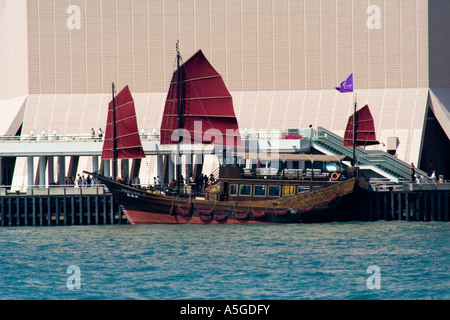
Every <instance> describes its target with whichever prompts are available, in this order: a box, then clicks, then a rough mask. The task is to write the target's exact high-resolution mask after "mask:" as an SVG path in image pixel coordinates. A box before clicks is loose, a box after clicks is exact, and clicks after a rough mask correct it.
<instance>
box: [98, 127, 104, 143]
mask: <svg viewBox="0 0 450 320" xmlns="http://www.w3.org/2000/svg"><path fill="white" fill-rule="evenodd" d="M102 138H103V131H102V128H100V129H98V141H99V142H102Z"/></svg>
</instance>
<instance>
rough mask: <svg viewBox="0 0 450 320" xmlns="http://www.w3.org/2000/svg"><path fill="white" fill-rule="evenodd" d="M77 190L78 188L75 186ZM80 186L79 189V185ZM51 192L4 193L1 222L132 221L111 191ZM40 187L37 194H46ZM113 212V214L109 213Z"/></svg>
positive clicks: (8, 223) (14, 223)
mask: <svg viewBox="0 0 450 320" xmlns="http://www.w3.org/2000/svg"><path fill="white" fill-rule="evenodd" d="M72 189H75V188H72ZM77 189H78V188H77ZM84 191H85V194H83V191H82V190H78V192H79V194H73V193H75V192H76V191H75V190H71V191H70V192H59V193H58V192H56V193H58V194H51V193H52V192H51V191H48V189H47V193H46V194H38V195H35V194H20V193H7V194H6V195H1V196H0V225H1V226H5V227H8V226H10V227H14V226H70V225H94V224H95V225H107V224H124V223H128V222H127V220H126V219H124V218H123V217H122V215H123V213H122V212H121V209H120V207H119V206H118V205H117V203H116V202H115V201H114V199H113V196H112V195H111V194H104V193H103V192H101V193H98V194H97V193H95V192H93V191H92V190H88V191H89V192H87V190H84ZM42 192H43V190H40V191H39V192H37V193H42ZM108 213H109V214H108Z"/></svg>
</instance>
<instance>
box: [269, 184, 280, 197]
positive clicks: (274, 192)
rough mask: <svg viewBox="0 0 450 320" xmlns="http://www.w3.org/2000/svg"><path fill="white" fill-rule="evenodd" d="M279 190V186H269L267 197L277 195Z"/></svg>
mask: <svg viewBox="0 0 450 320" xmlns="http://www.w3.org/2000/svg"><path fill="white" fill-rule="evenodd" d="M280 190H281V187H280V186H269V197H279V196H280Z"/></svg>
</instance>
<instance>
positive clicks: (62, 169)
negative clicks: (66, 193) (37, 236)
mask: <svg viewBox="0 0 450 320" xmlns="http://www.w3.org/2000/svg"><path fill="white" fill-rule="evenodd" d="M58 184H59V185H65V184H67V182H66V158H65V157H64V156H58Z"/></svg>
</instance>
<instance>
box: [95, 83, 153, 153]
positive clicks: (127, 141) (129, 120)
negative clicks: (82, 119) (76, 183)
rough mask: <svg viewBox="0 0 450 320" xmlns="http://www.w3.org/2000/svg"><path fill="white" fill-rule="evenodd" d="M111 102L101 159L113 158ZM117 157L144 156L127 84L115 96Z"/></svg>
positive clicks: (111, 103)
mask: <svg viewBox="0 0 450 320" xmlns="http://www.w3.org/2000/svg"><path fill="white" fill-rule="evenodd" d="M113 130H114V123H113V102H112V101H111V102H110V103H109V107H108V119H107V124H106V132H105V142H104V143H103V152H102V159H113V147H114V143H113ZM116 141H117V159H135V158H145V154H144V150H143V149H142V144H141V138H140V137H139V131H138V126H137V121H136V111H135V109H134V101H133V97H132V96H131V92H130V89H128V86H126V87H125V88H123V89H122V91H120V93H119V94H118V95H117V96H116Z"/></svg>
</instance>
